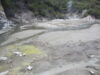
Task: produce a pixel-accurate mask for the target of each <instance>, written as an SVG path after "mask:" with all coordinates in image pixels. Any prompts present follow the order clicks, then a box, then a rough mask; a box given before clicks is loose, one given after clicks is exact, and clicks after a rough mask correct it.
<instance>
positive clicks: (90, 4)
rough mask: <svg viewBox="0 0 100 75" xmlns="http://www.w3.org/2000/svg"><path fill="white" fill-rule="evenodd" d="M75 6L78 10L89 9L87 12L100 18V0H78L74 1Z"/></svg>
mask: <svg viewBox="0 0 100 75" xmlns="http://www.w3.org/2000/svg"><path fill="white" fill-rule="evenodd" d="M74 7H75V8H76V9H77V10H78V11H82V10H84V9H87V10H88V12H87V14H90V15H93V16H95V17H96V18H100V0H76V1H75V2H74Z"/></svg>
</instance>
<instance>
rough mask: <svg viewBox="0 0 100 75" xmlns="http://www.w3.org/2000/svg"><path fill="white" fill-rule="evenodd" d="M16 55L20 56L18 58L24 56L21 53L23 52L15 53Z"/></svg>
mask: <svg viewBox="0 0 100 75" xmlns="http://www.w3.org/2000/svg"><path fill="white" fill-rule="evenodd" d="M13 53H14V54H15V55H18V56H20V57H22V56H23V54H22V53H21V52H13Z"/></svg>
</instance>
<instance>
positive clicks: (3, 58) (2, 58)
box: [0, 57, 8, 61]
mask: <svg viewBox="0 0 100 75" xmlns="http://www.w3.org/2000/svg"><path fill="white" fill-rule="evenodd" d="M6 60H8V58H7V57H0V61H6Z"/></svg>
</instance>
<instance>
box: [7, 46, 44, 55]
mask: <svg viewBox="0 0 100 75" xmlns="http://www.w3.org/2000/svg"><path fill="white" fill-rule="evenodd" d="M8 49H11V50H14V49H15V50H16V49H17V50H18V51H20V52H22V53H24V54H26V55H32V54H34V55H43V54H45V53H44V52H43V51H41V50H40V49H38V48H36V47H34V46H32V45H21V46H17V45H11V46H9V47H8Z"/></svg>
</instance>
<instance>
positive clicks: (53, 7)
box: [1, 0, 100, 18]
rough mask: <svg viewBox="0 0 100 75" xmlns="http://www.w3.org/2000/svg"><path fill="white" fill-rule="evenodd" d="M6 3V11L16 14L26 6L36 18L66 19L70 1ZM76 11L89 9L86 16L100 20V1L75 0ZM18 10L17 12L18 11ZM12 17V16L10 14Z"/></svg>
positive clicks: (16, 0)
mask: <svg viewBox="0 0 100 75" xmlns="http://www.w3.org/2000/svg"><path fill="white" fill-rule="evenodd" d="M1 1H2V3H5V5H6V6H5V9H6V10H7V8H8V9H10V11H11V12H10V13H12V12H13V13H15V12H17V11H18V10H19V8H22V7H24V6H23V3H24V5H25V6H26V7H27V8H28V9H30V10H31V11H33V13H34V16H36V17H48V18H64V17H65V14H66V13H67V2H68V1H69V0H1ZM73 2H74V3H73V7H74V9H75V11H78V12H82V10H84V9H87V10H88V12H87V13H86V15H88V14H90V15H93V16H95V17H96V18H100V0H73ZM16 10H17V11H16ZM10 15H11V14H10Z"/></svg>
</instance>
